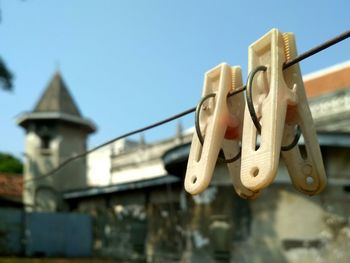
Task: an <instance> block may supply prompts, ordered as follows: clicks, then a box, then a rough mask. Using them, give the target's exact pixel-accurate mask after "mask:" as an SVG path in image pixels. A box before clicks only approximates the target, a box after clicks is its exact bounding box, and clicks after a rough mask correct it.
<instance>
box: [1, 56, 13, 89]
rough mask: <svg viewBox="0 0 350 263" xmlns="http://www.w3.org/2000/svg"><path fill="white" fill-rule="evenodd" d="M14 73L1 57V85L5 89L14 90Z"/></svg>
mask: <svg viewBox="0 0 350 263" xmlns="http://www.w3.org/2000/svg"><path fill="white" fill-rule="evenodd" d="M12 81H13V74H12V73H11V71H10V70H9V69H8V68H7V66H6V64H5V62H4V61H3V60H2V59H1V58H0V85H1V87H2V88H3V89H4V90H12V87H13V83H12Z"/></svg>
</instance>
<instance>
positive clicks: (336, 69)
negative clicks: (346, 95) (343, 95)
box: [303, 61, 350, 98]
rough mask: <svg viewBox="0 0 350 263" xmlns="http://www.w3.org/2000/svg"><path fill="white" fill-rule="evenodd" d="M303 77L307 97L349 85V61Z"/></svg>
mask: <svg viewBox="0 0 350 263" xmlns="http://www.w3.org/2000/svg"><path fill="white" fill-rule="evenodd" d="M303 79H304V85H305V90H306V94H307V96H308V97H309V98H310V97H317V96H321V95H324V94H326V93H329V92H333V91H336V90H339V89H343V88H347V87H350V61H346V62H344V63H341V64H337V65H334V66H331V67H329V68H325V69H322V70H320V71H316V72H314V73H311V74H308V75H305V76H304V77H303Z"/></svg>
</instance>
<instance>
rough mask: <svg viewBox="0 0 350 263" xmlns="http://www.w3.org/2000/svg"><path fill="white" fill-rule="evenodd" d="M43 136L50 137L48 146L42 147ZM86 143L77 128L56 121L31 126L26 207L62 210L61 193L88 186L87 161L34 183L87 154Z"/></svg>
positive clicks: (29, 131) (25, 192)
mask: <svg viewBox="0 0 350 263" xmlns="http://www.w3.org/2000/svg"><path fill="white" fill-rule="evenodd" d="M43 131H44V132H43ZM42 133H45V136H49V137H50V140H49V143H48V145H47V147H44V146H43V139H42ZM85 141H86V134H85V133H84V132H83V131H80V130H79V129H78V128H77V127H71V126H68V125H62V124H58V123H54V122H47V123H38V124H32V126H31V127H30V128H29V129H28V131H27V134H26V139H25V156H26V161H25V164H24V168H25V169H24V170H25V174H24V182H25V184H24V192H23V198H24V203H25V204H27V205H34V204H36V205H35V206H36V208H35V210H38V211H56V210H57V209H60V208H62V202H61V200H60V195H59V194H58V192H59V191H65V190H70V189H76V188H82V187H86V175H85V172H86V161H85V159H84V158H81V159H79V160H77V161H74V162H72V163H71V164H69V165H67V166H66V167H64V168H62V169H61V170H60V171H58V172H57V173H56V174H55V175H54V176H49V177H46V178H43V179H40V180H35V178H36V177H38V176H39V177H40V176H41V175H45V174H46V173H48V172H50V171H52V170H53V169H54V168H56V167H58V165H59V164H61V163H62V162H64V161H65V160H67V159H68V158H70V157H72V156H74V155H77V154H79V153H82V152H84V151H85V149H86V145H85V144H86V142H85ZM27 209H28V210H32V209H33V206H27Z"/></svg>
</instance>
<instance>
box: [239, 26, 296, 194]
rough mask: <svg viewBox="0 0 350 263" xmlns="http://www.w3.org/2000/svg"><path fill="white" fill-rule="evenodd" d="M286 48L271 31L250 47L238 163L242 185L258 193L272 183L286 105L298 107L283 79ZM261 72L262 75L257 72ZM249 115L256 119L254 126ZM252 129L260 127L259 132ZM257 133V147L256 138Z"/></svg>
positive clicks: (294, 91) (277, 159) (277, 32)
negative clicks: (249, 98)
mask: <svg viewBox="0 0 350 263" xmlns="http://www.w3.org/2000/svg"><path fill="white" fill-rule="evenodd" d="M284 49H285V47H284V41H283V37H282V34H281V33H280V32H279V31H278V30H277V29H272V30H271V31H270V32H268V33H267V34H266V35H264V36H263V37H262V38H260V39H259V40H258V41H256V42H255V43H253V44H252V45H251V46H250V47H249V53H248V56H249V57H248V71H249V72H254V75H252V74H250V76H249V78H248V83H247V93H248V92H249V91H250V90H251V92H250V94H249V95H250V96H251V99H252V105H251V107H249V105H248V104H247V105H246V108H245V116H244V124H243V138H242V159H241V162H242V163H241V180H242V183H243V185H244V186H245V187H246V188H248V189H250V190H252V191H259V190H260V189H262V188H265V187H267V186H268V185H269V184H271V183H272V181H273V180H274V178H275V176H276V173H277V169H278V164H279V156H280V151H281V142H282V136H283V131H284V123H285V118H286V112H287V105H295V104H296V103H297V96H296V90H295V89H290V87H288V86H287V84H286V82H285V80H284V76H283V72H282V71H283V69H282V67H283V63H284V62H285V50H284ZM259 70H261V71H262V72H259ZM251 111H254V112H255V113H256V115H257V120H256V122H258V123H254V122H253V120H252V117H251ZM255 125H260V131H259V130H257V128H256V126H255ZM259 133H260V145H258V137H259Z"/></svg>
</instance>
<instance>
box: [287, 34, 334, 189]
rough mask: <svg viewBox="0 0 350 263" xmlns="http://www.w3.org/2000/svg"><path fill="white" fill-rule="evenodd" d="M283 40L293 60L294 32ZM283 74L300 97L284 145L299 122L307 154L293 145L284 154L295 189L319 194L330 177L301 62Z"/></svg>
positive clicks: (289, 118) (290, 114)
mask: <svg viewBox="0 0 350 263" xmlns="http://www.w3.org/2000/svg"><path fill="white" fill-rule="evenodd" d="M283 39H284V43H285V47H286V48H285V50H286V51H287V52H286V61H290V60H292V59H294V58H295V57H296V56H297V49H296V43H295V37H294V34H292V33H284V34H283ZM283 75H284V79H285V81H286V83H287V85H288V86H289V87H290V88H292V87H295V89H296V94H297V98H298V103H297V104H296V107H290V108H289V109H288V110H287V120H286V126H285V132H284V138H283V144H284V145H287V144H288V143H290V142H291V141H292V140H293V138H294V136H295V131H294V130H295V129H294V127H295V125H298V126H299V127H300V129H301V132H302V134H303V137H304V143H305V151H306V155H305V156H302V154H301V152H300V149H299V147H293V148H292V149H290V150H288V151H282V157H283V159H284V161H285V163H286V166H287V169H288V172H289V175H290V177H291V180H292V183H293V185H294V186H295V188H296V189H298V190H299V191H301V192H303V193H305V194H308V195H313V194H317V193H319V192H321V191H322V190H323V189H324V188H325V186H326V184H327V178H326V174H325V169H324V166H323V160H322V155H321V150H320V146H319V144H318V141H317V135H316V130H315V127H314V124H313V119H312V115H311V112H310V108H309V106H308V105H309V104H308V101H307V98H306V94H305V89H304V82H303V80H302V77H301V72H300V67H299V64H295V65H293V66H291V67H289V68H288V69H285V70H284V71H283Z"/></svg>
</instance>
